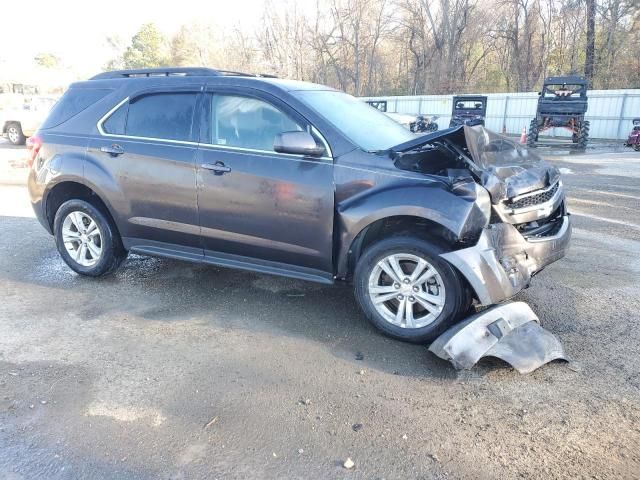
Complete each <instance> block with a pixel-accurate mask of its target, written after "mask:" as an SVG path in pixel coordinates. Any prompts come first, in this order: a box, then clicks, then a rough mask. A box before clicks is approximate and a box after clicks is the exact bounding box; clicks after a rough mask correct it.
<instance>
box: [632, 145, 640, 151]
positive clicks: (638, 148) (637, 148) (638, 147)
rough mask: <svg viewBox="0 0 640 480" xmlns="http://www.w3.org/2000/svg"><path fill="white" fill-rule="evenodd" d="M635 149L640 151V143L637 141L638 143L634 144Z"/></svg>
mask: <svg viewBox="0 0 640 480" xmlns="http://www.w3.org/2000/svg"><path fill="white" fill-rule="evenodd" d="M633 149H634V150H635V151H636V152H640V143H636V144H634V145H633Z"/></svg>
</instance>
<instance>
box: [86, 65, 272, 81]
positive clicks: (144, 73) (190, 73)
mask: <svg viewBox="0 0 640 480" xmlns="http://www.w3.org/2000/svg"><path fill="white" fill-rule="evenodd" d="M220 76H238V77H264V78H277V77H276V76H275V75H267V74H251V73H242V72H233V71H230V70H216V69H213V68H204V67H171V68H140V69H133V70H114V71H111V72H103V73H99V74H98V75H95V76H93V77H91V78H90V80H105V79H114V78H135V77H220Z"/></svg>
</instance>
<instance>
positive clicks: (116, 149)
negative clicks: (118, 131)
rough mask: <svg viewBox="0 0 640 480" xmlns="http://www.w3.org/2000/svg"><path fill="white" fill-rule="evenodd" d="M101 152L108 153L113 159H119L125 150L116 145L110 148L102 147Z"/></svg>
mask: <svg viewBox="0 0 640 480" xmlns="http://www.w3.org/2000/svg"><path fill="white" fill-rule="evenodd" d="M100 151H101V152H103V153H108V154H109V155H111V156H112V157H117V156H118V155H122V154H123V153H124V148H122V147H121V146H120V145H117V144H115V143H114V144H113V145H111V146H110V147H100Z"/></svg>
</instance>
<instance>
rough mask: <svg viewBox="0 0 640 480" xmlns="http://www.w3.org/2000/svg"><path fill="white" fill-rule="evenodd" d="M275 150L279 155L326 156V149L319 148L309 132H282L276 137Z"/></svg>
mask: <svg viewBox="0 0 640 480" xmlns="http://www.w3.org/2000/svg"><path fill="white" fill-rule="evenodd" d="M273 149H274V150H275V151H276V152H278V153H290V154H293V155H305V156H308V157H321V156H322V155H324V154H325V150H324V147H319V146H318V145H317V144H316V141H315V140H314V138H313V137H312V136H311V134H310V133H308V132H298V131H296V132H282V133H279V134H277V135H276V138H275V140H274V141H273Z"/></svg>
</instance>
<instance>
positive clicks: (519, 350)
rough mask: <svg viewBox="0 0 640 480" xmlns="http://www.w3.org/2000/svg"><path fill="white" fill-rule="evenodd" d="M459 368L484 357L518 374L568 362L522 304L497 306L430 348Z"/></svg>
mask: <svg viewBox="0 0 640 480" xmlns="http://www.w3.org/2000/svg"><path fill="white" fill-rule="evenodd" d="M429 350H430V351H431V352H432V353H434V354H435V355H437V356H438V357H440V358H442V359H444V360H448V361H450V362H451V363H452V364H453V365H454V367H456V368H458V369H470V368H472V367H473V366H474V365H475V364H476V363H477V362H478V361H479V360H480V359H481V358H483V357H497V358H500V359H501V360H504V361H505V362H507V363H509V364H510V365H511V366H513V367H514V368H515V369H516V370H518V371H519V372H520V373H530V372H532V371H534V370H536V369H537V368H539V367H541V366H542V365H544V364H546V363H548V362H551V361H553V360H567V357H566V356H565V353H564V349H563V348H562V345H561V344H560V341H559V340H558V339H557V338H556V337H555V336H554V335H553V334H552V333H551V332H549V331H547V330H545V329H544V328H542V327H541V326H540V321H539V319H538V317H537V315H536V314H535V313H533V310H531V308H530V307H529V305H527V304H526V303H523V302H513V303H508V304H504V305H496V306H495V307H491V308H488V309H487V310H484V311H482V312H480V313H478V314H476V315H472V316H471V317H469V318H468V319H466V320H465V321H463V322H461V323H458V324H457V325H454V326H453V327H451V328H450V329H449V330H447V331H446V332H444V333H443V334H442V335H440V336H439V337H438V338H437V339H436V340H435V341H434V342H433V343H432V344H431V346H430V347H429Z"/></svg>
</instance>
